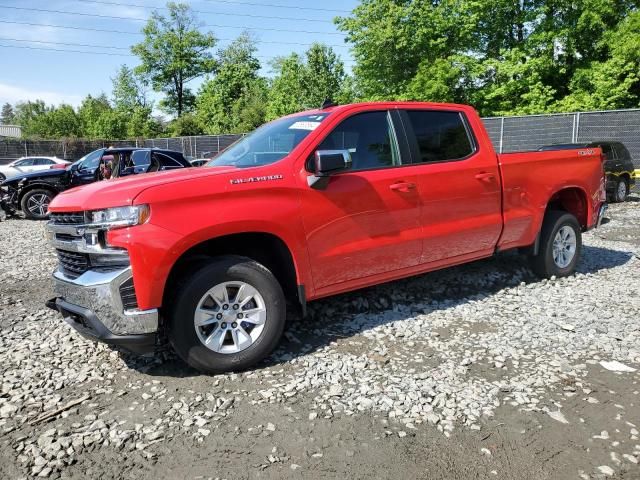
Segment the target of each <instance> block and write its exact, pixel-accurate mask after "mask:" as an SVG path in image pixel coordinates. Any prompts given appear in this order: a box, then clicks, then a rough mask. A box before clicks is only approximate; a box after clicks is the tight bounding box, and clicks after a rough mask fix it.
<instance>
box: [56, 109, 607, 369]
mask: <svg viewBox="0 0 640 480" xmlns="http://www.w3.org/2000/svg"><path fill="white" fill-rule="evenodd" d="M604 200H605V190H604V176H603V167H602V160H601V152H600V150H599V149H597V148H584V149H576V150H562V151H545V152H531V153H517V154H516V153H514V154H506V155H498V154H496V152H495V151H494V149H493V147H492V145H491V141H490V139H489V137H488V135H487V132H486V131H485V129H484V127H483V124H482V121H481V120H480V118H479V117H478V115H477V113H476V112H475V110H473V109H472V108H471V107H468V106H464V105H452V104H431V103H409V102H385V103H361V104H353V105H342V106H330V107H327V108H323V109H320V110H313V111H307V112H302V113H299V114H294V115H290V116H287V117H284V118H281V119H278V120H275V121H273V122H271V123H268V124H266V125H264V126H262V127H261V128H259V129H257V130H256V131H255V132H253V133H252V134H250V135H248V136H247V137H245V138H243V139H242V140H240V141H239V142H237V143H236V144H234V145H233V146H232V147H230V148H229V149H227V150H226V151H225V152H223V153H222V154H220V155H219V156H218V157H216V158H214V159H213V160H212V161H211V162H209V163H208V164H207V165H206V166H205V167H203V168H198V169H184V170H179V171H169V172H157V173H149V174H145V175H136V176H132V177H130V178H122V179H115V180H108V181H105V182H98V183H94V184H91V185H87V186H82V187H79V188H75V189H72V190H69V191H67V192H64V193H61V194H60V195H58V196H57V197H56V198H55V199H54V200H53V202H52V203H51V205H50V207H49V211H50V221H49V223H48V224H47V229H48V232H49V236H50V241H51V243H52V244H53V246H54V247H55V249H56V251H57V254H58V257H59V266H58V268H57V270H56V271H55V272H54V274H53V276H54V279H55V292H56V298H54V299H53V300H50V301H49V302H48V305H49V306H50V307H52V308H55V309H56V310H58V311H59V312H61V313H62V315H63V316H64V319H65V320H66V321H67V322H68V323H69V324H71V325H72V326H73V327H74V328H76V329H77V330H78V331H79V332H80V333H81V334H83V335H85V336H87V337H89V338H92V339H94V340H100V341H104V342H107V343H111V344H118V345H121V346H124V347H126V348H128V349H129V350H133V351H137V352H148V351H150V350H152V349H153V348H154V347H155V345H156V343H157V342H158V338H168V339H169V341H170V342H171V344H172V345H173V347H174V349H175V350H176V352H177V353H178V354H179V355H180V356H181V357H182V358H183V359H184V360H185V361H186V362H187V363H188V364H190V365H191V366H193V367H195V368H197V369H199V370H201V371H205V372H221V371H228V370H238V369H243V368H247V367H249V366H251V365H253V364H255V363H256V362H258V361H259V360H261V359H263V358H264V357H265V356H267V355H268V354H269V353H270V352H271V351H272V349H273V348H274V347H275V346H276V345H277V343H278V341H279V339H280V337H281V334H282V332H283V329H284V326H285V320H286V308H285V304H286V302H287V301H292V303H294V304H295V305H300V306H301V308H302V311H303V312H304V310H305V306H306V303H307V302H309V301H311V300H315V299H318V298H322V297H326V296H329V295H334V294H337V293H341V292H346V291H349V290H355V289H358V288H362V287H366V286H369V285H374V284H378V283H382V282H387V281H390V280H394V279H398V278H401V277H407V276H410V275H416V274H420V273H424V272H428V271H432V270H437V269H440V268H445V267H449V266H452V265H458V264H461V263H465V262H470V261H473V260H478V259H481V258H486V257H490V256H491V255H493V254H494V253H496V252H498V251H503V250H509V249H515V248H518V249H520V250H521V251H522V252H523V253H525V254H527V255H529V256H530V257H531V265H532V268H533V270H534V271H535V272H536V273H537V274H538V275H540V276H542V277H551V276H552V275H555V276H557V277H561V276H565V275H569V274H571V273H572V272H573V271H574V269H575V266H576V263H577V261H578V259H579V256H580V252H581V232H583V231H586V230H588V229H590V228H593V227H595V226H597V225H598V224H599V221H600V219H601V218H602V215H603V213H604V210H605V207H606V205H605V203H604Z"/></svg>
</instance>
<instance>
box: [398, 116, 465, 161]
mask: <svg viewBox="0 0 640 480" xmlns="http://www.w3.org/2000/svg"><path fill="white" fill-rule="evenodd" d="M407 115H408V117H409V122H410V123H411V127H412V128H413V131H414V133H415V136H416V140H417V142H418V151H419V154H420V158H419V161H420V162H421V163H430V162H447V161H452V160H460V159H463V158H465V157H468V156H469V155H471V154H472V153H473V152H474V151H475V147H474V144H473V141H472V139H471V137H470V136H469V131H468V129H467V126H466V124H465V121H464V119H463V116H462V114H460V113H459V112H437V111H428V110H408V111H407Z"/></svg>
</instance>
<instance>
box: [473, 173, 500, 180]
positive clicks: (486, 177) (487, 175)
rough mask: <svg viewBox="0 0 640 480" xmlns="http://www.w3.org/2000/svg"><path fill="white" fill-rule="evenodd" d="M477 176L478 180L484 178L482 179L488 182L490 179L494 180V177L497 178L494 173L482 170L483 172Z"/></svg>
mask: <svg viewBox="0 0 640 480" xmlns="http://www.w3.org/2000/svg"><path fill="white" fill-rule="evenodd" d="M476 178H477V179H478V180H482V181H485V182H488V181H490V180H493V179H494V178H496V176H495V175H494V174H493V173H489V172H481V173H478V174H477V175H476Z"/></svg>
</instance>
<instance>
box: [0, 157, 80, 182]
mask: <svg viewBox="0 0 640 480" xmlns="http://www.w3.org/2000/svg"><path fill="white" fill-rule="evenodd" d="M70 163H71V162H68V161H67V160H62V159H61V158H57V157H22V158H19V159H18V160H14V161H13V162H11V163H9V164H7V165H0V181H4V180H6V179H7V178H11V177H15V176H16V175H21V174H23V173H30V172H39V171H41V170H47V169H48V168H51V167H53V166H60V167H61V168H64V167H65V166H67V165H69V164H70Z"/></svg>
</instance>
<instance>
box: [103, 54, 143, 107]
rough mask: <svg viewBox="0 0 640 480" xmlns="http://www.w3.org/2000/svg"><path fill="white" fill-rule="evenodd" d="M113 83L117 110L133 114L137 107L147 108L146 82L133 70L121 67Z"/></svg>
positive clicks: (113, 95) (112, 80)
mask: <svg viewBox="0 0 640 480" xmlns="http://www.w3.org/2000/svg"><path fill="white" fill-rule="evenodd" d="M111 83H112V85H113V91H112V98H113V106H114V108H116V109H117V110H121V111H123V112H133V111H134V110H135V109H136V108H137V107H145V106H147V97H146V94H145V85H144V82H143V80H142V79H141V78H140V77H139V76H138V75H136V73H135V72H134V71H133V69H131V68H129V67H127V66H126V65H121V66H120V68H119V69H118V71H117V72H116V76H115V77H113V78H112V79H111Z"/></svg>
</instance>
